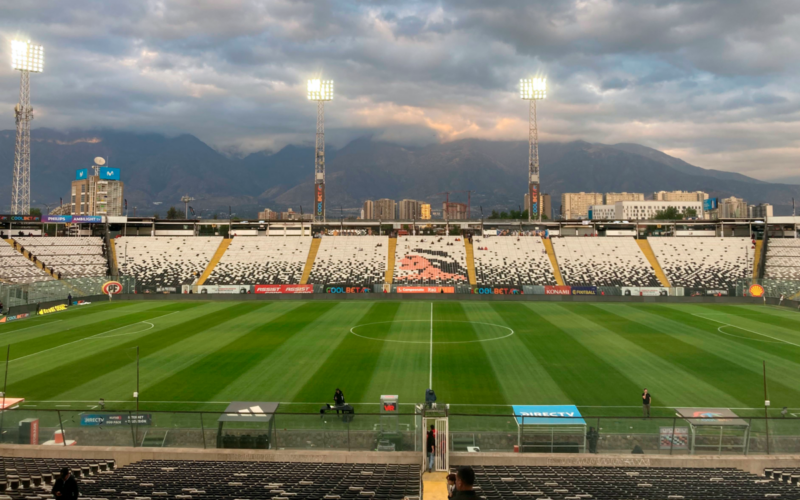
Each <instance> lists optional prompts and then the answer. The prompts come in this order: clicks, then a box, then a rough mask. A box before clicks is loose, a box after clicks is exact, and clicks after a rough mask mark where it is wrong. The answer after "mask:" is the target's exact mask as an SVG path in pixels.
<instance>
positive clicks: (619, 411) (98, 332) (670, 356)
mask: <svg viewBox="0 0 800 500" xmlns="http://www.w3.org/2000/svg"><path fill="white" fill-rule="evenodd" d="M8 344H10V345H11V362H10V364H9V370H8V377H9V383H8V392H7V394H8V396H9V397H24V398H25V399H26V402H25V404H24V405H25V406H24V408H27V407H30V408H59V409H71V410H82V411H86V410H87V409H90V408H92V407H94V406H95V405H96V401H97V400H98V399H99V398H101V397H102V398H105V400H106V401H107V409H131V408H133V392H134V390H135V387H136V386H135V378H136V368H135V366H136V364H135V352H136V349H135V348H136V347H137V346H138V347H139V350H140V353H141V361H140V374H141V380H140V384H141V385H140V387H141V388H140V391H141V408H143V409H145V410H213V411H219V410H222V409H224V407H225V405H226V403H227V402H228V401H233V400H245V401H280V402H283V403H293V404H291V405H286V404H284V405H282V406H281V411H286V412H303V411H307V412H314V411H316V410H317V409H318V408H319V406H320V404H321V403H325V402H330V401H331V399H332V396H333V391H334V389H335V388H336V387H340V388H342V390H343V391H344V393H345V395H346V397H347V401H348V402H349V403H351V404H354V405H355V406H356V408H357V411H361V412H366V411H370V410H371V411H377V409H378V407H377V406H375V404H376V403H377V402H378V401H379V397H380V395H381V394H398V395H399V396H400V401H401V403H414V402H420V401H422V400H423V398H424V391H425V389H426V388H427V387H428V385H429V380H432V386H433V388H434V389H435V390H436V393H437V395H438V397H439V401H440V402H446V403H451V404H453V405H460V406H453V411H454V412H461V413H499V414H506V415H507V414H508V413H509V412H510V408H509V407H508V405H511V404H570V403H571V404H576V405H578V406H579V407H580V408H581V411H582V412H583V414H584V415H596V416H600V415H605V416H611V415H639V414H640V413H641V408H640V406H639V405H640V393H641V389H642V388H643V387H647V388H648V389H649V390H650V392H651V393H652V394H653V406H654V407H661V408H656V409H655V410H654V414H655V415H658V414H660V415H663V416H672V415H674V411H673V410H671V409H670V407H676V406H712V407H728V408H740V409H743V408H754V410H751V411H750V412H751V413H750V414H751V415H752V416H757V415H763V399H764V397H763V381H762V360H766V362H767V370H768V372H767V374H768V381H769V397H770V399H771V400H772V411H775V412H777V411H780V409H781V408H782V407H784V406H787V407H790V408H798V407H800V383H799V382H800V313H796V312H794V311H792V310H787V309H779V308H776V307H769V306H756V305H716V304H715V305H703V304H696V305H695V304H680V305H676V304H657V303H648V304H641V303H636V304H633V303H629V304H624V303H602V302H598V303H555V302H478V301H469V302H433V303H431V302H422V301H419V302H384V301H380V302H365V301H352V302H351V301H347V302H333V301H308V302H302V301H276V302H271V301H251V302H238V303H237V302H180V301H176V302H160V301H141V302H137V301H132V302H114V303H110V304H108V303H104V304H95V305H90V306H85V307H73V308H72V309H71V310H70V311H68V312H64V313H57V314H52V315H48V316H42V317H37V318H33V319H29V320H25V321H19V322H15V323H10V324H2V325H0V346H2V347H1V348H2V350H3V351H2V353H3V355H4V354H5V346H6V345H8ZM304 403H305V404H304ZM759 407H761V408H762V410H755V408H759ZM411 411H412V407H411V406H405V407H404V412H411ZM746 412H747V410H741V411H739V413H740V414H747V413H746ZM795 413H799V412H797V411H795Z"/></svg>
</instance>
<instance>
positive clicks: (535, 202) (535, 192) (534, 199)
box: [530, 184, 539, 217]
mask: <svg viewBox="0 0 800 500" xmlns="http://www.w3.org/2000/svg"><path fill="white" fill-rule="evenodd" d="M530 198H531V206H530V211H531V214H530V215H531V217H538V216H539V185H538V184H531V196H530Z"/></svg>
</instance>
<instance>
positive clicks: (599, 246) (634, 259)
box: [552, 236, 661, 286]
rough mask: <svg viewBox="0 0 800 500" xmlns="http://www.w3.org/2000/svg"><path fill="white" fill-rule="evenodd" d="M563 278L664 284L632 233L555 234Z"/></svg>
mask: <svg viewBox="0 0 800 500" xmlns="http://www.w3.org/2000/svg"><path fill="white" fill-rule="evenodd" d="M552 242H553V248H554V250H555V252H556V258H557V259H558V267H559V269H560V270H561V276H562V277H563V278H564V282H565V283H566V284H567V285H571V286H661V284H660V283H659V281H658V278H657V277H656V273H655V271H654V270H653V267H652V266H651V265H650V263H649V262H648V261H647V258H646V257H645V256H644V254H643V253H642V251H641V249H640V248H639V245H637V244H636V240H634V239H633V238H630V237H622V236H619V237H615V236H609V237H603V238H592V237H577V236H576V237H564V238H553V239H552Z"/></svg>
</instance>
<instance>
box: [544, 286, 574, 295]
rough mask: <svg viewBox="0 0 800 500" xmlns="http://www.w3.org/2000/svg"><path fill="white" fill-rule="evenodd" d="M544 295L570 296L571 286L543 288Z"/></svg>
mask: <svg viewBox="0 0 800 500" xmlns="http://www.w3.org/2000/svg"><path fill="white" fill-rule="evenodd" d="M544 294H545V295H572V287H571V286H564V285H557V286H545V287H544Z"/></svg>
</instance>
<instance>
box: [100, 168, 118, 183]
mask: <svg viewBox="0 0 800 500" xmlns="http://www.w3.org/2000/svg"><path fill="white" fill-rule="evenodd" d="M100 178H101V179H105V180H107V181H118V180H119V169H118V168H111V167H100Z"/></svg>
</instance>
